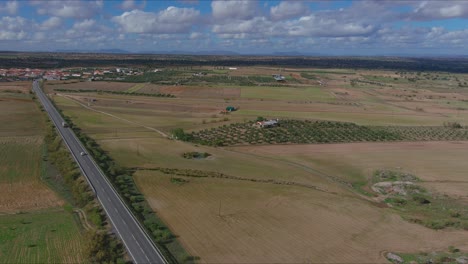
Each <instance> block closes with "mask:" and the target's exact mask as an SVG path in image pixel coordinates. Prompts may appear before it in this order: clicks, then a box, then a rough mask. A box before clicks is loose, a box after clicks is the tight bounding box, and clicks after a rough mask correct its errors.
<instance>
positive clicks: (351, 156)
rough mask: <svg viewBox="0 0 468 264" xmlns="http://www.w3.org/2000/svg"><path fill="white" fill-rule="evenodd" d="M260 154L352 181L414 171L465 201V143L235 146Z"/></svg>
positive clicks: (467, 179)
mask: <svg viewBox="0 0 468 264" xmlns="http://www.w3.org/2000/svg"><path fill="white" fill-rule="evenodd" d="M233 149H234V150H236V151H240V152H246V153H251V154H255V155H259V156H261V157H273V158H278V157H280V158H281V159H282V160H285V161H289V162H294V163H299V164H303V165H305V166H310V167H313V168H316V169H318V170H320V171H323V172H325V173H327V174H331V175H336V176H340V177H342V178H343V179H346V180H352V177H351V176H350V173H351V172H352V173H353V174H357V175H359V176H361V177H363V178H366V179H368V178H370V177H371V175H372V173H373V172H374V171H375V170H378V169H393V170H395V169H396V170H401V171H406V172H410V173H413V174H415V175H416V176H417V177H419V178H420V179H421V180H422V181H423V182H422V184H423V185H424V186H426V187H427V188H429V189H432V190H433V191H435V192H437V193H442V194H446V195H449V196H451V197H454V198H457V199H460V200H463V201H465V202H466V203H467V204H468V192H467V191H466V190H468V175H467V174H466V171H467V170H468V163H466V157H468V142H401V143H351V144H328V145H289V146H256V147H235V148H233Z"/></svg>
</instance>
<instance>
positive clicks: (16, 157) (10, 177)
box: [0, 137, 64, 213]
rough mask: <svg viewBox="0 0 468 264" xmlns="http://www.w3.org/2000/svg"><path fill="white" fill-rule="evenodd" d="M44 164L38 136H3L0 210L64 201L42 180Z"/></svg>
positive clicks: (35, 206) (8, 210)
mask: <svg viewBox="0 0 468 264" xmlns="http://www.w3.org/2000/svg"><path fill="white" fill-rule="evenodd" d="M42 166H43V164H42V139H40V138H39V137H18V138H13V137H11V138H0V188H1V190H2V192H1V193H0V213H14V212H20V211H30V210H38V209H45V208H49V207H56V206H61V205H63V203H64V202H63V200H61V199H60V198H59V197H58V196H57V195H56V194H55V193H54V192H53V191H52V190H50V189H49V188H48V187H47V186H46V185H45V184H44V183H43V182H42V181H41V179H40V177H41V173H42V170H43V168H42Z"/></svg>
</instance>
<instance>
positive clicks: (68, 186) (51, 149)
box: [45, 121, 124, 263]
mask: <svg viewBox="0 0 468 264" xmlns="http://www.w3.org/2000/svg"><path fill="white" fill-rule="evenodd" d="M48 123H49V124H50V121H48ZM45 143H46V145H47V153H48V155H47V159H48V162H50V164H52V165H53V166H54V167H55V168H56V169H57V170H58V172H59V173H60V174H59V175H56V176H55V177H54V178H51V177H50V176H49V177H47V178H46V180H47V182H48V183H49V184H50V185H52V186H53V187H54V189H56V190H57V191H58V192H59V193H62V194H65V195H67V194H71V197H69V199H68V200H69V201H70V202H71V203H72V205H73V206H74V207H76V208H80V209H79V210H82V211H84V213H85V216H84V219H81V221H85V222H87V223H85V224H84V225H86V224H88V225H89V223H91V226H89V227H88V228H87V229H86V231H85V234H84V236H85V238H84V242H85V246H84V247H85V251H84V253H85V255H86V257H87V258H89V259H90V260H91V261H92V262H100V263H101V262H124V248H123V245H122V244H121V242H120V240H119V238H118V237H117V236H116V235H115V234H111V233H110V232H111V230H110V226H109V225H108V222H107V219H106V216H105V214H104V212H103V210H102V208H101V206H100V205H99V203H98V201H97V200H96V198H95V197H94V194H93V192H92V190H91V188H90V187H89V185H88V183H87V181H86V180H85V178H84V176H82V175H81V173H80V171H79V168H78V167H77V165H76V163H75V161H74V160H73V159H72V157H71V154H70V153H69V151H68V150H67V149H66V148H65V146H64V145H63V143H62V138H61V137H60V136H58V135H57V133H56V130H55V128H54V126H53V125H51V124H50V125H49V126H48V128H47V131H46V137H45ZM70 198H71V199H70ZM88 221H89V222H88Z"/></svg>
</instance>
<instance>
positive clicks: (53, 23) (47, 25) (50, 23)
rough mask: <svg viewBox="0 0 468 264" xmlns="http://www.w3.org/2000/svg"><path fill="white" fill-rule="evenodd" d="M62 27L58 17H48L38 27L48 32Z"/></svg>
mask: <svg viewBox="0 0 468 264" xmlns="http://www.w3.org/2000/svg"><path fill="white" fill-rule="evenodd" d="M61 25H62V19H61V18H59V17H50V18H48V19H47V20H45V21H44V22H42V24H41V25H40V26H39V28H40V29H41V30H50V29H55V28H58V27H60V26H61Z"/></svg>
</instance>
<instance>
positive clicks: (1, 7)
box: [0, 1, 19, 15]
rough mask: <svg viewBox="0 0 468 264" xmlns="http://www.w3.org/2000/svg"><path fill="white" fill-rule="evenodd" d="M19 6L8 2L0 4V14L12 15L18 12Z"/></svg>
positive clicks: (13, 2)
mask: <svg viewBox="0 0 468 264" xmlns="http://www.w3.org/2000/svg"><path fill="white" fill-rule="evenodd" d="M18 8H19V4H18V2H16V1H8V2H6V3H0V13H8V14H10V15H14V14H16V13H17V12H18Z"/></svg>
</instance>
